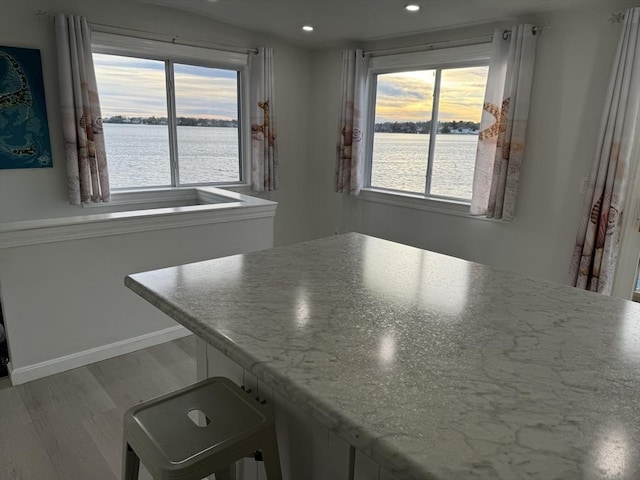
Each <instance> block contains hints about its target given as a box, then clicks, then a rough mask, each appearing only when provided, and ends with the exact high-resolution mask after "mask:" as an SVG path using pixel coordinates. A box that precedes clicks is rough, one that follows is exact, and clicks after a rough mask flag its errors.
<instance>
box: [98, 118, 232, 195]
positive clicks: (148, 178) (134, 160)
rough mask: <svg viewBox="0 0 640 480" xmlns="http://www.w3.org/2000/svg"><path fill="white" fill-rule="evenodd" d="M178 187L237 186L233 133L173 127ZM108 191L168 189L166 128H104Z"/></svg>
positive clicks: (119, 126)
mask: <svg viewBox="0 0 640 480" xmlns="http://www.w3.org/2000/svg"><path fill="white" fill-rule="evenodd" d="M177 132H178V158H179V164H180V182H181V183H183V184H184V183H209V182H224V181H229V182H237V181H238V180H239V178H240V163H239V157H238V129H237V128H225V127H186V126H179V127H178V128H177ZM104 138H105V144H106V149H107V159H108V161H109V181H110V183H111V188H132V187H154V186H167V185H171V170H170V164H169V129H168V128H167V126H166V125H131V124H117V123H105V124H104Z"/></svg>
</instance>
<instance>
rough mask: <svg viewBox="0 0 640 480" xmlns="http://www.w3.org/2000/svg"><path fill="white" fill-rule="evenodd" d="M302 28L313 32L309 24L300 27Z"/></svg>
mask: <svg viewBox="0 0 640 480" xmlns="http://www.w3.org/2000/svg"><path fill="white" fill-rule="evenodd" d="M302 30H304V31H305V32H313V27H312V26H311V25H305V26H304V27H302Z"/></svg>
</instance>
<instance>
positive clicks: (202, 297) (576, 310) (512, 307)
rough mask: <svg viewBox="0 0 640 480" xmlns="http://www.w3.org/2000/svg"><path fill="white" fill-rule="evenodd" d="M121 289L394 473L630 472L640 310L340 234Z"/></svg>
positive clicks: (638, 467) (637, 459)
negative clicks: (140, 297) (129, 289)
mask: <svg viewBox="0 0 640 480" xmlns="http://www.w3.org/2000/svg"><path fill="white" fill-rule="evenodd" d="M125 283H126V285H127V286H128V287H129V288H131V289H132V290H133V291H135V292H136V293H137V294H138V295H140V296H142V297H143V298H145V299H146V300H147V301H149V302H151V303H152V304H153V305H155V306H156V307H158V308H159V309H160V310H162V311H163V312H165V313H166V314H168V315H169V316H170V317H172V318H173V319H175V320H176V321H177V322H179V323H181V324H182V325H184V326H186V327H187V328H188V329H190V330H191V331H193V332H194V333H195V334H196V335H197V336H198V337H200V338H201V339H203V340H204V341H205V342H206V343H207V344H209V345H211V346H212V347H213V348H214V349H215V350H216V351H219V352H221V353H222V354H224V356H226V357H228V358H229V359H230V360H231V361H232V362H234V363H235V364H237V365H238V366H239V367H241V369H242V371H243V372H249V373H250V374H251V375H253V376H255V378H256V379H257V381H258V382H260V383H261V384H262V385H266V386H268V388H269V389H272V395H274V396H275V395H277V396H281V397H283V398H285V399H287V400H288V401H290V402H291V403H293V404H295V405H296V408H299V409H300V410H301V411H303V412H304V413H305V415H309V416H311V417H312V418H314V419H315V421H317V422H319V423H320V424H321V425H324V426H325V427H326V428H327V429H328V431H329V432H330V433H331V435H335V436H336V437H338V438H340V439H341V441H342V442H344V444H348V445H352V446H353V447H355V448H356V449H357V451H358V452H362V453H364V454H365V455H367V456H368V457H370V458H371V459H372V460H373V461H374V462H376V463H377V464H379V465H380V466H381V468H382V470H381V471H384V472H389V473H390V474H391V475H393V478H397V479H437V480H445V479H446V480H449V479H451V480H454V479H455V480H465V479H505V480H512V479H521V478H522V479H524V478H526V479H534V478H535V479H545V480H551V479H563V480H568V479H614V478H615V479H620V480H632V479H633V480H637V479H639V478H640V305H639V304H635V303H632V302H628V301H622V300H616V299H613V298H610V297H606V296H602V295H599V294H595V293H591V292H585V291H582V290H578V289H575V288H572V287H568V286H565V285H562V284H557V283H551V282H547V281H543V280H540V279H536V278H532V277H527V276H522V275H518V274H515V273H511V272H508V271H504V270H498V269H494V268H491V267H488V266H485V265H480V264H476V263H472V262H468V261H465V260H461V259H457V258H453V257H448V256H445V255H441V254H437V253H433V252H428V251H424V250H420V249H417V248H413V247H409V246H405V245H400V244H397V243H393V242H389V241H385V240H380V239H377V238H373V237H368V236H365V235H361V234H355V233H351V234H345V235H339V236H334V237H331V238H326V239H320V240H316V241H312V242H306V243H301V244H297V245H291V246H287V247H281V248H276V249H271V250H265V251H261V252H255V253H249V254H244V255H236V256H232V257H226V258H220V259H215V260H210V261H203V262H198V263H192V264H187V265H183V266H178V267H172V268H166V269H160V270H154V271H151V272H144V273H139V274H134V275H131V276H129V277H127V278H126V280H125ZM285 448H286V447H285ZM385 475H386V473H385ZM312 477H313V474H311V473H310V474H309V477H308V478H312ZM344 478H345V479H346V478H347V477H346V476H345V477H344ZM295 480H299V478H295Z"/></svg>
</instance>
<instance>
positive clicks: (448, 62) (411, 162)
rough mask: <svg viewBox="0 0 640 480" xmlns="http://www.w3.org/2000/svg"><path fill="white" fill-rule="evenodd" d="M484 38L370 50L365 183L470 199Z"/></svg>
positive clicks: (483, 75) (485, 52)
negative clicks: (376, 53) (400, 50)
mask: <svg viewBox="0 0 640 480" xmlns="http://www.w3.org/2000/svg"><path fill="white" fill-rule="evenodd" d="M489 53H490V47H489V45H474V46H469V47H457V48H449V49H442V50H434V51H430V52H420V53H411V54H400V55H389V56H384V57H373V58H372V59H371V61H370V75H371V85H372V89H371V91H372V98H371V108H370V111H371V112H372V115H371V116H370V124H369V128H370V131H371V133H372V134H371V135H369V138H370V139H371V140H370V145H369V149H368V151H369V155H368V165H367V166H368V185H367V186H368V187H371V188H375V189H382V190H387V191H394V192H397V193H409V194H417V195H422V196H425V197H431V198H438V199H445V200H454V201H462V202H467V203H468V202H469V201H470V199H471V186H472V183H473V170H474V165H475V157H476V148H477V144H478V133H479V127H480V118H481V116H482V105H483V100H484V93H485V88H486V83H487V74H488V70H489V67H488V63H489Z"/></svg>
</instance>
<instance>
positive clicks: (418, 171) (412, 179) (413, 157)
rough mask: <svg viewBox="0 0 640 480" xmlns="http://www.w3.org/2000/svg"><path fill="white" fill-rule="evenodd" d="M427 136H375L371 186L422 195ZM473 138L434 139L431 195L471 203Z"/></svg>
mask: <svg viewBox="0 0 640 480" xmlns="http://www.w3.org/2000/svg"><path fill="white" fill-rule="evenodd" d="M429 138H430V135H419V134H415V133H376V134H375V135H374V137H373V166H372V169H371V186H373V187H379V188H390V189H394V190H402V191H406V192H413V193H418V194H424V193H425V184H426V173H427V158H428V156H429ZM477 145H478V136H477V135H455V134H440V135H437V136H436V147H435V152H434V162H433V172H432V175H431V191H430V192H429V193H431V194H432V195H443V196H447V197H457V198H464V199H467V200H469V199H471V186H472V184H473V169H474V166H475V159H476V148H477Z"/></svg>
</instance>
